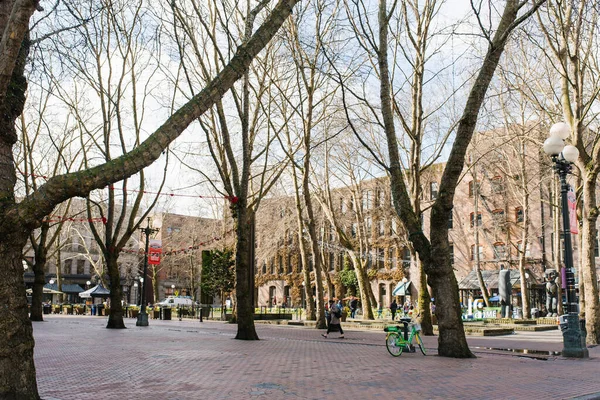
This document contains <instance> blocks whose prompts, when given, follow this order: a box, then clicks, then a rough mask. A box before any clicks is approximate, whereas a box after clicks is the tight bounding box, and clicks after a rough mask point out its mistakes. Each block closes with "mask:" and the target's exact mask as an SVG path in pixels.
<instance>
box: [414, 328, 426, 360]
mask: <svg viewBox="0 0 600 400" xmlns="http://www.w3.org/2000/svg"><path fill="white" fill-rule="evenodd" d="M415 340H416V342H417V344H418V345H419V349H421V353H423V355H424V356H426V355H427V352H426V351H425V344H423V339H421V335H420V334H418V333H417V334H415Z"/></svg>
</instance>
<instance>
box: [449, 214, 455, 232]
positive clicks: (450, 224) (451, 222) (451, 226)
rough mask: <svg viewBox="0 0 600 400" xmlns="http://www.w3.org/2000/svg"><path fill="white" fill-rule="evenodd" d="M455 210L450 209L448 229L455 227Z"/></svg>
mask: <svg viewBox="0 0 600 400" xmlns="http://www.w3.org/2000/svg"><path fill="white" fill-rule="evenodd" d="M453 214H454V212H453V211H450V215H448V229H452V228H454V215H453Z"/></svg>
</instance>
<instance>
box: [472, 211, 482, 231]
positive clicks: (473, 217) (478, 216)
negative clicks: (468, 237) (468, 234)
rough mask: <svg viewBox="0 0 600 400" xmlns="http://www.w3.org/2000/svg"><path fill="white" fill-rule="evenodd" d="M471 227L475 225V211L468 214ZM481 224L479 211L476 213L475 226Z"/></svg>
mask: <svg viewBox="0 0 600 400" xmlns="http://www.w3.org/2000/svg"><path fill="white" fill-rule="evenodd" d="M469 218H470V221H471V228H472V227H474V226H475V213H471V214H470V216H469ZM481 225H482V220H481V213H477V226H481Z"/></svg>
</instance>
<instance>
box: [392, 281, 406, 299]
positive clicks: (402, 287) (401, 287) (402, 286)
mask: <svg viewBox="0 0 600 400" xmlns="http://www.w3.org/2000/svg"><path fill="white" fill-rule="evenodd" d="M409 288H410V281H406V282H399V283H398V284H397V285H396V287H395V288H394V290H392V296H406V295H407V294H408V295H410V290H409Z"/></svg>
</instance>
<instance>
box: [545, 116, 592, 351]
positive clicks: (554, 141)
mask: <svg viewBox="0 0 600 400" xmlns="http://www.w3.org/2000/svg"><path fill="white" fill-rule="evenodd" d="M570 135H571V128H570V127H569V125H567V124H566V123H564V122H559V123H557V124H554V125H552V127H551V128H550V137H549V138H548V139H546V141H545V142H544V145H543V148H544V152H545V153H546V154H548V155H549V156H551V157H552V161H554V170H555V171H556V173H557V174H558V176H559V178H560V188H561V190H560V193H561V203H562V217H563V240H564V246H563V247H564V260H563V261H564V264H565V281H566V282H565V285H566V293H565V294H566V297H567V304H566V311H567V313H566V314H565V315H561V316H560V328H561V330H562V332H563V345H564V348H563V351H562V355H563V356H564V357H578V358H583V357H589V353H588V349H587V348H586V347H585V329H584V330H583V332H582V330H581V328H580V321H579V312H578V305H577V298H576V292H575V273H574V271H573V247H572V245H571V230H570V225H571V224H570V222H569V209H568V198H567V195H568V192H569V185H568V184H567V174H568V173H569V172H570V171H571V168H572V163H574V162H575V161H577V159H578V157H579V150H578V149H577V147H575V146H571V145H567V146H565V143H564V141H563V140H564V139H567V138H568V137H569V136H570ZM582 322H583V324H582V325H583V326H585V322H584V320H582Z"/></svg>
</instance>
